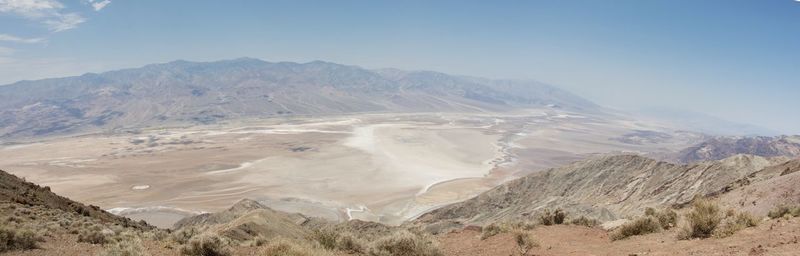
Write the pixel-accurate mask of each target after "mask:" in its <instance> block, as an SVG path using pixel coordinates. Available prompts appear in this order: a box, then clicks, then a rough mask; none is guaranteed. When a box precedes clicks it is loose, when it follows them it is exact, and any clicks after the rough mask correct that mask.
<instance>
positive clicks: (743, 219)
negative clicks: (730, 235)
mask: <svg viewBox="0 0 800 256" xmlns="http://www.w3.org/2000/svg"><path fill="white" fill-rule="evenodd" d="M758 222H759V220H758V218H756V217H755V216H753V215H752V214H750V213H747V212H740V213H739V214H738V215H736V223H738V224H739V225H742V226H744V227H746V228H750V227H755V226H758Z"/></svg>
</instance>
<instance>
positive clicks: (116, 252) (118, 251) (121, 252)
mask: <svg viewBox="0 0 800 256" xmlns="http://www.w3.org/2000/svg"><path fill="white" fill-rule="evenodd" d="M147 255H149V254H147V252H146V251H145V248H144V246H143V245H142V241H141V240H140V239H138V238H126V239H123V240H120V241H118V242H116V243H110V244H107V245H105V246H104V247H103V251H102V252H100V256H147Z"/></svg>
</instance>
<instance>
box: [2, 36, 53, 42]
mask: <svg viewBox="0 0 800 256" xmlns="http://www.w3.org/2000/svg"><path fill="white" fill-rule="evenodd" d="M0 42H12V43H24V44H35V43H41V42H44V38H22V37H18V36H14V35H9V34H0Z"/></svg>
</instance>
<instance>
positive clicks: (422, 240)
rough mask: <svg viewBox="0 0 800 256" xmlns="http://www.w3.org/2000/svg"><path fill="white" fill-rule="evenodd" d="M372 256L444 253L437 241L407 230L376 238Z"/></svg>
mask: <svg viewBox="0 0 800 256" xmlns="http://www.w3.org/2000/svg"><path fill="white" fill-rule="evenodd" d="M368 254H369V255H371V256H439V255H443V254H442V252H441V250H439V248H438V245H437V244H436V242H435V241H434V240H433V239H431V238H429V237H427V236H422V235H415V234H413V233H411V232H408V231H406V230H403V231H399V232H396V233H394V234H391V235H388V236H384V237H381V238H379V239H378V240H375V241H374V242H373V243H372V245H371V246H370V249H369V252H368Z"/></svg>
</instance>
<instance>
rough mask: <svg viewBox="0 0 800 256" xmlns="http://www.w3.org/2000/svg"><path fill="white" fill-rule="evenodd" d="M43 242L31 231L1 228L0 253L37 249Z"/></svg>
mask: <svg viewBox="0 0 800 256" xmlns="http://www.w3.org/2000/svg"><path fill="white" fill-rule="evenodd" d="M41 241H42V239H41V237H39V236H37V235H36V233H34V232H33V231H31V230H28V229H16V228H11V227H0V252H5V251H11V250H30V249H36V248H38V245H37V243H38V242H41Z"/></svg>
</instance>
